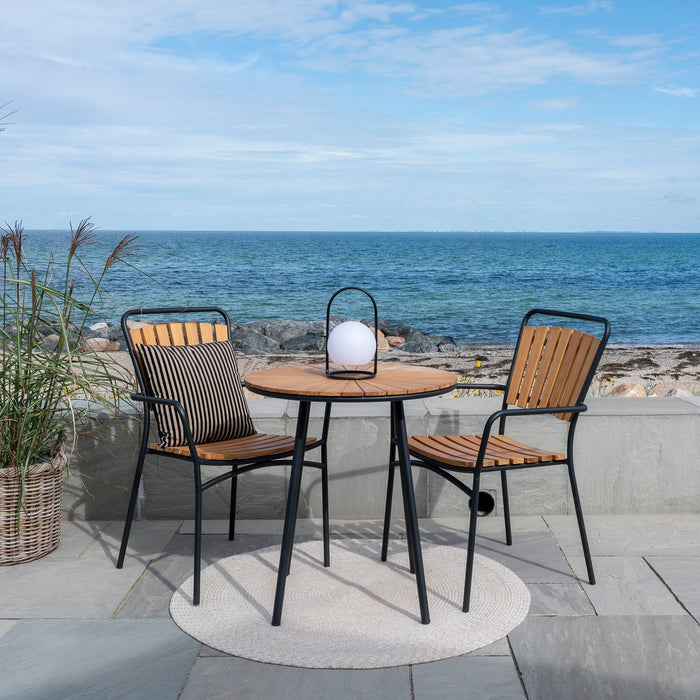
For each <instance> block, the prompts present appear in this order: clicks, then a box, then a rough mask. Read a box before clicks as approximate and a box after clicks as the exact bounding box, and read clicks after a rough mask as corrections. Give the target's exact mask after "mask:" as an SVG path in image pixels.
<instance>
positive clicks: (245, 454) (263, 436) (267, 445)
mask: <svg viewBox="0 0 700 700" xmlns="http://www.w3.org/2000/svg"><path fill="white" fill-rule="evenodd" d="M314 442H316V438H314V437H308V438H307V439H306V444H307V445H311V444H313V443H314ZM149 447H150V449H151V450H153V451H155V452H162V453H165V454H174V455H178V456H181V457H189V456H190V450H189V448H188V447H187V446H186V445H182V446H177V447H161V446H160V445H159V444H158V443H152V444H151V445H150V446H149ZM293 450H294V437H292V436H289V435H268V434H267V433H256V434H255V435H249V436H248V437H245V438H238V439H236V440H224V441H222V442H209V443H203V444H200V445H197V452H198V454H199V456H200V458H201V459H204V460H212V461H221V462H236V461H245V460H249V459H258V458H260V457H274V456H275V455H280V454H284V453H286V452H292V451H293Z"/></svg>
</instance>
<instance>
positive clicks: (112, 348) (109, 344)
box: [80, 337, 120, 352]
mask: <svg viewBox="0 0 700 700" xmlns="http://www.w3.org/2000/svg"><path fill="white" fill-rule="evenodd" d="M119 347H120V346H119V343H118V342H117V341H116V340H110V339H109V338H98V337H96V338H86V339H85V340H84V341H83V343H82V345H81V346H80V349H81V350H82V351H83V352H117V351H118V350H119Z"/></svg>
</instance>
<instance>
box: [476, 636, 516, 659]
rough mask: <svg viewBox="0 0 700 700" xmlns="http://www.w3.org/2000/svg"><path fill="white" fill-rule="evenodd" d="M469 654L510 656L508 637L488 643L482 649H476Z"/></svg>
mask: <svg viewBox="0 0 700 700" xmlns="http://www.w3.org/2000/svg"><path fill="white" fill-rule="evenodd" d="M468 656H510V646H508V637H503V639H499V640H498V641H496V642H493V644H488V645H487V646H485V647H481V649H475V650H474V651H472V652H470V653H469V654H468Z"/></svg>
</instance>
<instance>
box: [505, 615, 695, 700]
mask: <svg viewBox="0 0 700 700" xmlns="http://www.w3.org/2000/svg"><path fill="white" fill-rule="evenodd" d="M509 639H510V642H511V646H512V648H513V654H514V656H515V660H516V663H517V665H518V668H519V670H520V673H521V675H522V679H523V683H524V685H525V688H526V690H527V694H528V698H529V700H554V699H559V698H566V699H567V700H578V699H579V698H581V699H582V700H583V699H584V698H585V699H586V700H591V698H614V700H627V699H629V700H659V699H660V698H675V699H677V700H680V699H681V698H687V699H690V698H698V697H700V674H698V668H700V627H698V625H697V623H696V622H695V621H694V620H693V619H692V618H691V617H689V616H686V617H676V616H671V617H654V616H631V615H630V616H621V617H619V616H616V617H612V616H610V617H595V616H582V617H529V618H527V620H525V622H524V623H523V624H522V625H520V626H519V627H518V628H516V629H515V630H513V632H511V634H510V635H509Z"/></svg>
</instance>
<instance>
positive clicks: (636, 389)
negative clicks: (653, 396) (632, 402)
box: [610, 383, 647, 398]
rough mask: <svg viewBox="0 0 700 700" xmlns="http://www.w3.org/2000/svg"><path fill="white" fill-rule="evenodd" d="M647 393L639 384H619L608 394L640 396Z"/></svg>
mask: <svg viewBox="0 0 700 700" xmlns="http://www.w3.org/2000/svg"><path fill="white" fill-rule="evenodd" d="M646 395H647V390H646V389H645V388H644V387H643V386H642V385H641V384H630V383H625V384H619V385H618V386H616V387H615V388H614V389H613V390H612V391H611V392H610V396H624V397H637V398H641V397H643V396H646Z"/></svg>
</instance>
